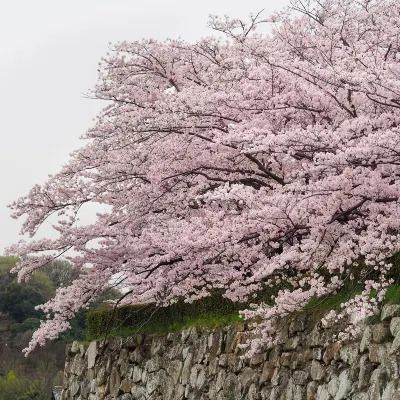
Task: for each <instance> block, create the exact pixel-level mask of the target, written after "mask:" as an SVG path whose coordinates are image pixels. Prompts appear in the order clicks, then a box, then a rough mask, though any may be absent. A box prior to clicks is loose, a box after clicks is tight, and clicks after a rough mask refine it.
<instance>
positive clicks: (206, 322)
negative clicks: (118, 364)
mask: <svg viewBox="0 0 400 400" xmlns="http://www.w3.org/2000/svg"><path fill="white" fill-rule="evenodd" d="M354 295H355V293H354V292H353V293H349V292H345V293H337V294H335V295H331V296H328V297H325V298H319V299H313V300H311V301H310V302H309V304H308V305H307V306H306V308H305V310H304V312H305V313H307V314H311V313H312V314H313V315H321V314H323V313H325V312H327V311H329V310H338V309H340V305H341V304H342V303H344V302H346V301H348V300H349V299H351V298H352V297H353V296H354ZM386 301H387V302H391V303H399V304H400V285H396V286H392V287H390V288H389V289H388V290H387V292H386ZM242 321H243V320H242V319H241V318H240V316H239V314H238V313H237V312H234V313H230V314H227V313H222V312H221V313H218V312H214V313H212V314H202V315H199V316H196V317H191V316H188V317H187V318H185V319H184V321H180V322H176V321H170V322H168V323H166V322H165V321H163V322H160V321H157V318H154V319H153V320H150V321H149V322H147V323H146V324H144V325H143V326H141V327H138V326H136V327H123V328H120V329H116V330H113V331H112V332H110V333H109V334H108V335H107V337H117V336H130V335H134V334H136V333H156V334H162V333H169V332H177V331H180V330H182V329H187V328H189V327H192V326H196V327H210V328H215V327H220V326H226V325H234V324H238V323H240V322H242ZM102 338H103V337H98V338H96V339H102ZM93 339H94V338H93V337H88V340H93Z"/></svg>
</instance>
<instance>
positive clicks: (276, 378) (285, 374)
mask: <svg viewBox="0 0 400 400" xmlns="http://www.w3.org/2000/svg"><path fill="white" fill-rule="evenodd" d="M289 379H290V370H289V368H276V369H275V371H274V375H273V377H272V378H271V385H272V386H286V385H287V383H288V382H289Z"/></svg>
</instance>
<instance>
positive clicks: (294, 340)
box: [283, 336, 300, 351]
mask: <svg viewBox="0 0 400 400" xmlns="http://www.w3.org/2000/svg"><path fill="white" fill-rule="evenodd" d="M299 342H300V338H299V336H295V337H291V338H289V339H287V340H286V342H285V343H284V344H283V350H285V351H287V350H296V349H297V347H298V346H299Z"/></svg>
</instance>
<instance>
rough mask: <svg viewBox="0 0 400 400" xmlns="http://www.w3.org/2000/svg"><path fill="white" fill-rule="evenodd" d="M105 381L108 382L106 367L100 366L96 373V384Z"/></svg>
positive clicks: (99, 384)
mask: <svg viewBox="0 0 400 400" xmlns="http://www.w3.org/2000/svg"><path fill="white" fill-rule="evenodd" d="M105 382H106V369H105V367H100V368H99V370H98V372H97V374H96V384H97V385H98V386H101V385H103V384H104V383H105Z"/></svg>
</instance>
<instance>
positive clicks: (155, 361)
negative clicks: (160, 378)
mask: <svg viewBox="0 0 400 400" xmlns="http://www.w3.org/2000/svg"><path fill="white" fill-rule="evenodd" d="M162 366H163V360H162V358H161V357H160V356H158V355H156V356H154V357H152V358H150V359H149V360H147V361H146V364H145V369H146V371H147V372H155V371H158V370H160V369H161V368H162Z"/></svg>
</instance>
